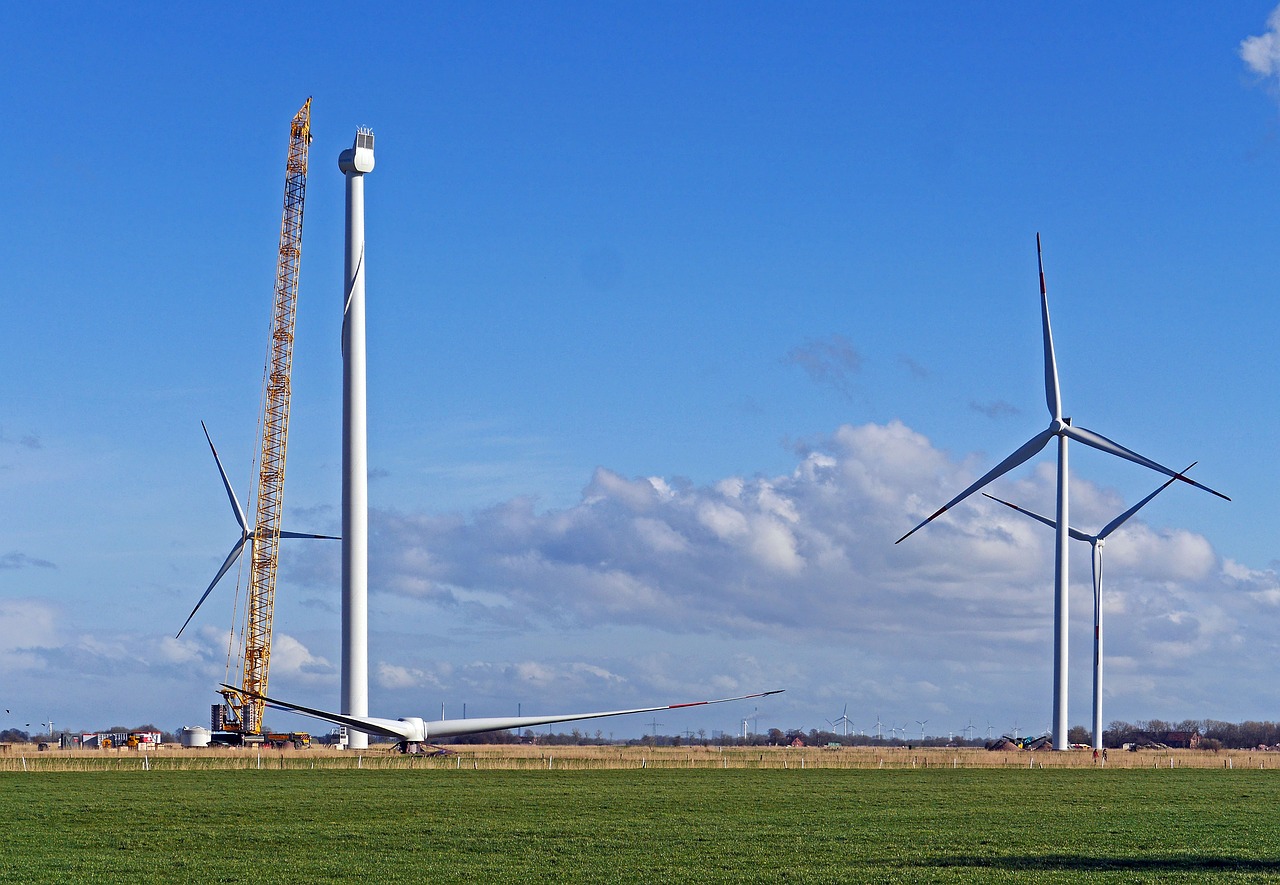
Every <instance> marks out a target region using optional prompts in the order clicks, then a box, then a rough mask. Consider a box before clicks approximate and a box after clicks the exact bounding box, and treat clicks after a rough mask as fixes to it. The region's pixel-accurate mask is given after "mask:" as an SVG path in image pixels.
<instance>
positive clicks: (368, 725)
mask: <svg viewBox="0 0 1280 885" xmlns="http://www.w3.org/2000/svg"><path fill="white" fill-rule="evenodd" d="M222 687H223V688H229V689H231V690H233V691H237V692H240V693H241V694H243V695H245V696H246V697H250V698H258V699H260V700H263V701H265V702H266V703H267V704H269V705H270V706H272V707H275V708H277V709H280V710H289V711H291V712H294V713H301V714H302V715H304V716H310V717H312V718H313V719H323V720H324V721H325V722H332V723H334V724H335V725H346V726H349V727H351V728H357V729H359V730H360V731H367V732H371V733H373V734H380V735H382V736H383V737H389V738H398V739H400V740H417V739H418V738H416V737H415V736H414V734H413V732H414V729H413V726H411V725H409V724H408V723H406V722H400V721H398V720H395V719H373V718H370V717H368V716H347V715H345V714H343V713H330V712H328V711H327V710H315V709H312V708H311V707H303V706H300V705H298V704H291V703H289V702H288V701H278V700H276V699H275V698H269V697H267V696H266V695H264V694H258V693H256V692H252V691H245V690H244V689H243V688H236V687H235V686H233V685H227V684H226V683H223V685H222Z"/></svg>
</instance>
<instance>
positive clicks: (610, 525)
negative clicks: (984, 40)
mask: <svg viewBox="0 0 1280 885" xmlns="http://www.w3.org/2000/svg"><path fill="white" fill-rule="evenodd" d="M988 460H989V459H988V458H987V457H986V456H976V455H975V456H968V457H965V458H962V459H957V458H954V457H952V456H951V455H950V454H948V453H947V452H944V451H942V450H940V449H938V448H936V447H934V446H933V444H932V443H931V442H930V441H929V440H928V439H927V438H926V437H924V436H923V435H921V434H919V433H917V432H915V431H914V430H912V429H911V428H909V427H907V426H906V425H904V424H902V423H900V422H896V421H895V422H891V423H888V424H867V425H862V426H849V425H846V426H842V427H840V428H838V429H837V430H836V431H835V432H834V433H832V434H830V435H829V436H827V437H825V438H822V439H818V440H813V441H810V442H808V443H806V444H803V445H801V446H798V447H797V448H796V449H795V463H794V467H793V469H791V470H790V472H788V473H786V474H784V475H780V476H772V477H767V476H753V477H742V476H730V477H724V478H721V479H719V480H718V481H715V482H712V483H708V484H701V485H700V484H696V483H693V482H689V481H686V480H680V479H674V478H660V477H647V478H645V477H641V478H635V477H631V478H628V477H624V476H620V475H618V474H617V473H615V472H613V471H610V470H608V469H606V468H603V467H602V468H597V470H596V471H595V473H594V475H593V476H592V477H591V479H590V481H589V483H588V484H587V486H586V487H585V489H584V490H583V492H582V494H581V496H580V499H579V500H578V502H577V503H575V504H574V505H572V506H569V507H564V508H559V509H552V510H546V511H541V512H540V511H539V510H537V509H536V508H535V506H534V504H533V502H532V501H531V500H529V499H526V498H514V499H510V500H507V501H504V502H502V503H500V504H498V505H496V506H493V507H490V508H488V509H484V510H480V511H477V512H475V513H472V514H470V515H463V514H456V513H455V514H428V513H422V512H417V513H412V512H391V511H377V510H375V511H374V512H373V513H372V515H371V516H372V520H371V526H372V535H373V538H372V542H373V551H372V556H371V564H372V572H371V581H370V584H371V587H372V588H374V597H373V605H374V607H375V618H374V630H375V636H374V638H373V641H372V642H371V646H372V648H373V657H372V660H371V673H372V676H373V680H374V684H375V685H376V686H378V688H379V689H380V690H381V691H382V692H383V693H384V695H385V696H388V697H392V698H404V699H406V702H408V700H407V699H413V701H414V702H415V703H419V702H420V699H421V698H422V697H423V696H424V695H428V694H430V695H432V696H434V695H437V694H439V695H445V696H448V697H470V698H472V699H480V698H509V697H513V696H514V697H520V698H525V699H527V701H528V703H529V704H535V703H544V704H548V705H554V706H556V707H559V706H561V705H562V704H563V703H565V701H563V700H558V699H572V698H580V699H582V702H583V703H590V704H595V703H602V704H604V707H601V708H605V707H607V706H609V705H610V704H611V703H612V702H613V701H615V700H616V701H621V702H625V703H627V704H628V705H629V704H630V702H631V701H632V700H639V701H652V700H655V695H657V697H656V700H658V701H665V700H681V699H686V696H688V697H689V698H695V697H701V696H703V695H710V694H713V693H714V694H717V695H718V694H721V693H726V694H728V693H737V692H739V691H754V690H761V689H767V688H775V687H787V688H788V689H789V691H788V694H787V695H786V696H783V697H784V698H785V699H786V703H789V704H792V705H795V707H796V708H797V709H808V708H809V706H810V705H811V704H813V703H816V702H817V700H818V699H821V700H823V701H826V700H828V699H830V700H832V701H834V700H835V699H837V698H840V697H845V698H848V699H849V700H854V701H856V702H858V703H863V704H866V705H870V704H877V705H879V707H880V709H882V710H883V709H887V706H886V705H887V704H890V703H898V704H902V705H904V706H911V707H912V709H915V710H926V711H930V713H931V714H932V712H934V711H937V712H939V713H940V714H942V713H947V712H950V713H952V714H955V715H962V714H959V713H957V708H959V709H964V708H963V707H960V703H961V700H959V699H963V702H964V703H967V704H968V705H969V709H973V704H975V703H977V702H979V701H980V700H981V699H983V698H986V699H987V702H988V703H989V705H990V706H989V708H992V707H998V706H1000V705H1019V704H1022V705H1024V706H1026V707H1030V708H1039V707H1040V706H1044V705H1046V704H1047V700H1046V698H1045V697H1044V696H1045V695H1047V690H1046V686H1047V681H1046V680H1044V679H1042V673H1041V671H1043V673H1047V672H1048V669H1049V661H1048V658H1050V657H1051V652H1050V648H1051V646H1050V636H1051V633H1050V627H1051V619H1052V599H1051V596H1052V550H1051V548H1052V533H1051V532H1050V531H1049V530H1048V529H1046V528H1045V527H1043V526H1040V525H1038V524H1036V523H1034V522H1032V521H1031V520H1028V519H1026V518H1025V517H1022V516H1021V515H1019V514H1016V513H1013V512H1012V511H1010V510H1008V509H1007V508H1005V507H1003V506H1001V505H999V504H996V503H994V502H991V501H988V500H987V499H985V498H981V497H979V498H978V500H975V501H972V503H966V504H964V505H961V506H960V507H957V508H956V509H955V510H954V511H952V512H949V513H948V514H947V515H946V516H945V517H944V518H942V519H940V520H938V521H936V522H935V523H933V524H931V525H930V526H929V527H928V528H927V529H925V530H924V531H922V532H920V533H918V534H917V535H913V536H912V537H911V538H910V539H909V540H908V541H905V542H903V543H902V544H898V545H895V544H894V543H893V541H894V540H895V539H896V538H897V537H899V536H900V535H901V533H902V531H903V530H904V527H910V526H911V525H913V524H914V523H915V522H916V521H918V520H919V519H920V518H922V517H923V516H924V515H925V514H927V513H929V512H932V510H933V509H935V508H936V507H937V506H938V504H939V503H940V502H942V501H944V500H946V499H947V498H949V497H950V496H951V495H953V494H954V493H955V491H956V490H957V489H960V488H963V487H964V486H966V485H967V484H968V483H969V482H971V481H972V480H973V479H974V478H975V477H976V476H977V475H978V474H979V473H981V472H982V471H983V470H984V469H985V468H986V466H987V462H988ZM1158 481H1159V477H1155V476H1153V477H1152V484H1153V487H1154V486H1155V485H1157V484H1158ZM993 491H994V492H995V493H998V494H1000V495H1001V496H1002V497H1005V498H1007V499H1009V500H1013V501H1016V502H1018V503H1020V504H1023V505H1024V506H1027V507H1030V508H1032V509H1038V510H1040V511H1041V512H1051V510H1052V501H1053V496H1054V473H1053V465H1052V463H1050V462H1049V460H1048V459H1045V460H1044V461H1043V462H1042V463H1039V464H1038V465H1037V466H1036V467H1034V468H1033V469H1031V470H1029V471H1024V472H1022V473H1019V474H1018V475H1017V477H1016V478H1005V479H1003V480H1002V481H1001V482H1000V483H999V484H998V487H997V488H996V489H994V490H993ZM1179 494H1195V492H1194V491H1190V490H1183V489H1177V490H1174V489H1171V490H1170V491H1169V492H1166V493H1165V496H1162V499H1161V505H1162V508H1163V509H1161V508H1157V507H1152V508H1150V513H1151V514H1152V515H1153V516H1154V517H1156V518H1158V517H1159V515H1160V514H1169V513H1171V512H1173V513H1176V507H1177V497H1178V495H1179ZM1072 504H1073V517H1072V520H1073V522H1074V523H1076V524H1077V525H1078V526H1083V527H1086V528H1096V527H1098V526H1101V525H1102V524H1104V523H1105V522H1107V521H1108V520H1110V519H1111V518H1112V517H1113V516H1114V515H1115V514H1116V513H1119V512H1120V511H1121V510H1123V509H1124V508H1125V506H1126V502H1124V501H1123V500H1121V498H1120V497H1119V496H1118V495H1117V494H1116V493H1115V492H1114V491H1112V490H1110V489H1106V488H1103V487H1099V486H1097V485H1095V484H1092V483H1090V482H1089V481H1087V480H1085V479H1083V478H1080V477H1075V478H1073V484H1072ZM1144 515H1148V511H1144V512H1143V513H1142V514H1140V515H1139V517H1138V518H1135V519H1134V520H1132V521H1130V522H1129V523H1127V524H1126V525H1125V526H1124V527H1123V528H1122V529H1120V530H1119V531H1118V532H1117V533H1116V534H1115V535H1113V536H1112V538H1111V539H1110V541H1109V543H1108V546H1107V551H1106V552H1107V572H1106V586H1105V588H1104V593H1105V611H1106V624H1107V667H1108V686H1109V688H1108V698H1109V704H1112V705H1114V706H1121V707H1132V706H1136V705H1142V706H1141V708H1140V711H1139V712H1140V713H1142V714H1143V715H1149V716H1162V717H1177V716H1179V715H1183V714H1185V715H1205V716H1218V717H1221V718H1232V715H1233V714H1232V711H1238V713H1236V714H1235V716H1236V717H1237V718H1240V717H1247V716H1257V715H1259V713H1258V712H1257V710H1258V708H1259V707H1265V706H1268V705H1270V703H1271V698H1270V696H1269V695H1267V696H1265V697H1264V696H1262V695H1261V694H1260V692H1269V691H1270V689H1269V688H1266V686H1269V685H1270V681H1269V680H1265V676H1264V674H1263V673H1262V671H1261V670H1260V669H1259V668H1260V667H1261V664H1260V663H1258V662H1259V661H1260V660H1262V658H1260V657H1259V655H1258V654H1256V653H1257V652H1265V650H1268V649H1271V648H1272V645H1273V640H1272V639H1271V636H1273V635H1275V634H1276V633H1277V632H1278V631H1277V628H1280V581H1278V580H1277V575H1276V572H1275V570H1274V569H1273V568H1266V569H1253V568H1249V567H1247V566H1245V565H1242V564H1240V563H1235V562H1232V561H1230V560H1224V559H1222V558H1221V557H1220V556H1219V555H1218V554H1217V553H1216V552H1215V551H1214V549H1213V547H1212V545H1211V544H1210V543H1209V542H1208V541H1207V540H1206V539H1205V538H1204V537H1203V536H1201V535H1199V534H1197V533H1195V532H1194V531H1191V530H1188V529H1185V528H1176V527H1175V528H1156V527H1153V525H1151V524H1148V523H1145V522H1142V521H1140V520H1141V517H1142V516H1144ZM1074 548H1075V549H1074V550H1073V561H1072V568H1073V607H1072V608H1073V612H1072V618H1073V626H1074V633H1073V646H1072V651H1073V661H1074V662H1075V667H1074V668H1073V669H1074V670H1075V672H1077V673H1078V674H1079V673H1082V672H1087V670H1085V671H1081V670H1080V669H1079V668H1080V667H1087V659H1088V654H1087V648H1088V633H1089V632H1091V631H1090V630H1089V627H1090V624H1091V618H1090V611H1091V593H1090V590H1089V587H1090V583H1089V581H1090V578H1089V559H1088V547H1087V545H1084V544H1077V545H1074ZM308 557H309V558H307V559H306V560H304V561H301V562H300V563H299V564H298V565H296V566H292V567H291V569H290V572H288V573H286V574H285V576H284V579H283V580H285V581H287V582H292V583H294V585H295V586H298V585H308V586H311V587H313V588H316V589H320V588H323V592H324V593H326V594H330V595H331V591H332V588H333V587H334V586H336V577H335V574H334V566H335V560H336V554H335V552H334V551H332V550H329V549H328V548H312V551H311V552H309V553H308ZM311 592H315V590H313V591H311ZM300 605H305V601H304V602H302V603H300ZM378 610H381V611H383V612H394V615H393V616H387V617H383V618H381V620H382V621H383V623H382V624H379V623H378V620H379V618H378V617H377V615H376V612H377V611H378ZM313 611H315V612H318V614H315V615H313V616H315V617H319V618H320V619H322V620H325V619H332V617H333V613H332V612H326V611H325V610H324V609H323V607H321V608H319V609H314V610H313ZM72 619H73V614H72V613H70V612H65V611H61V610H59V609H57V608H56V607H55V606H52V605H49V604H47V603H37V602H34V601H22V600H17V601H10V602H8V603H6V604H5V606H3V607H0V670H3V672H5V673H6V674H8V675H9V676H10V677H19V676H34V675H35V674H37V673H39V672H43V673H45V674H46V677H49V676H50V675H51V671H59V672H63V673H65V671H66V669H67V668H68V667H70V668H72V669H75V670H78V671H80V672H85V673H111V672H120V671H121V670H123V669H124V668H126V667H128V668H131V669H132V670H134V671H138V670H142V671H143V673H144V676H146V678H150V679H153V680H156V681H157V682H161V683H164V684H167V685H170V686H171V687H172V688H173V690H175V691H176V690H177V688H176V687H177V686H179V685H180V684H185V685H188V686H189V684H190V682H191V680H192V677H193V676H198V677H199V678H200V679H203V680H205V681H210V680H212V681H213V682H216V681H217V680H218V679H220V678H221V676H222V662H223V660H225V649H226V633H225V631H224V630H222V629H220V628H215V627H212V626H205V627H204V628H203V629H201V630H199V631H198V632H197V634H196V635H195V636H191V637H184V639H182V640H174V639H173V638H172V637H171V636H169V635H167V634H164V633H160V634H148V633H145V632H129V631H117V632H116V633H114V634H110V635H108V634H107V631H105V630H103V629H100V628H80V629H78V630H77V629H75V628H72V627H71V626H70V623H71V621H72ZM388 619H391V620H394V623H387V622H386V621H387V620H388ZM326 622H327V621H326ZM32 624H34V625H36V626H37V627H38V629H34V630H33V629H31V627H30V626H28V625H32ZM278 626H282V625H278ZM326 629H327V628H326ZM379 632H380V633H381V635H380V636H379V635H378V633H379ZM275 651H276V654H275V657H274V658H273V663H274V664H275V666H274V667H273V677H274V681H273V684H274V685H282V686H287V687H291V688H294V689H297V688H304V689H306V690H308V691H313V690H319V689H320V688H321V687H323V686H328V685H330V684H331V683H332V684H336V681H337V673H336V670H337V668H336V665H335V664H333V663H332V662H331V661H330V660H328V659H326V658H325V656H324V654H323V653H322V652H313V651H312V650H310V649H309V648H308V647H307V645H306V644H305V642H304V640H303V638H299V631H297V630H295V629H294V628H292V627H291V628H289V629H288V630H287V631H279V630H278V631H277V643H276V650H275ZM1263 657H1265V654H1264V655H1263ZM139 661H147V662H149V663H148V664H146V665H145V666H143V665H140V664H139V663H138V662H139ZM832 661H838V662H840V663H839V666H836V667H833V666H832ZM1075 679H1077V680H1080V682H1078V683H1076V684H1077V685H1085V684H1086V683H1085V681H1084V680H1083V679H1081V676H1080V675H1077V676H1076V677H1075ZM1255 680H1264V681H1263V682H1260V683H1256V684H1255ZM1042 681H1043V682H1045V684H1041V683H1042ZM784 683H785V685H784ZM1224 685H1227V686H1232V687H1227V688H1224ZM307 686H310V687H311V688H307ZM1236 686H1238V687H1236ZM1084 690H1085V691H1087V688H1085V689H1084ZM574 703H575V704H576V703H577V702H576V701H575V702H574ZM1114 706H1113V709H1114ZM1170 706H1174V707H1176V709H1169V707H1170ZM1073 708H1074V709H1075V710H1076V714H1075V715H1074V716H1073V720H1079V721H1083V720H1084V719H1085V711H1084V708H1083V707H1082V706H1081V705H1080V704H1079V703H1078V701H1077V702H1076V703H1074V704H1073ZM403 712H404V711H401V713H403ZM416 712H418V713H422V712H427V711H423V710H417V711H416ZM796 724H799V723H796ZM961 724H963V723H961Z"/></svg>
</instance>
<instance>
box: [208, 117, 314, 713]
mask: <svg viewBox="0 0 1280 885" xmlns="http://www.w3.org/2000/svg"><path fill="white" fill-rule="evenodd" d="M310 143H311V99H310V98H308V99H307V100H306V103H305V104H303V106H302V107H301V108H300V109H299V110H298V113H297V114H295V115H294V118H293V122H292V125H291V127H290V134H289V160H288V166H287V170H286V173H285V185H284V214H283V220H282V222H281V225H280V256H279V260H278V261H277V263H276V291H275V307H274V310H273V313H272V320H271V340H270V344H269V349H268V353H267V367H266V377H265V379H264V381H263V415H262V452H261V458H260V459H259V461H258V489H257V497H256V502H257V503H256V507H257V528H256V531H255V533H254V538H253V549H252V553H253V555H252V558H251V562H250V572H249V593H248V599H247V602H246V609H247V620H246V623H245V632H244V658H243V666H244V669H243V673H242V674H241V680H240V685H241V687H242V688H243V691H244V694H243V695H239V696H238V693H237V692H234V691H231V690H225V691H224V692H223V694H224V695H225V696H226V697H227V702H228V703H229V704H231V705H233V706H234V707H238V708H239V709H240V710H241V711H242V716H243V719H242V722H241V728H242V730H243V732H244V733H246V734H258V733H260V731H261V728H262V710H263V706H264V704H263V701H262V700H261V698H260V697H259V696H260V695H263V694H265V693H266V691H267V673H268V668H269V666H270V662H271V617H272V612H273V609H274V606H275V589H276V565H277V562H278V558H279V557H278V555H279V549H280V516H281V512H282V511H283V509H284V467H285V452H286V449H287V444H288V438H289V395H290V382H289V377H290V373H291V371H292V369H293V328H294V318H295V315H296V312H297V302H298V271H299V268H300V266H301V259H302V210H303V206H304V203H305V201H306V194H307V147H308V145H309V144H310Z"/></svg>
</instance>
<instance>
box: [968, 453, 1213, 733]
mask: <svg viewBox="0 0 1280 885" xmlns="http://www.w3.org/2000/svg"><path fill="white" fill-rule="evenodd" d="M1195 466H1196V462H1194V461H1193V462H1191V464H1189V465H1187V468H1186V470H1183V471H1182V473H1186V472H1187V470H1190V469H1191V468H1192V467H1195ZM1182 473H1180V474H1178V476H1181V475H1182ZM1177 478H1178V477H1174V479H1169V480H1165V482H1164V484H1163V485H1161V486H1160V488H1158V489H1156V490H1155V491H1154V492H1152V493H1151V494H1149V495H1147V496H1146V497H1145V498H1143V499H1142V500H1141V501H1139V502H1138V503H1137V504H1134V505H1133V506H1132V507H1130V508H1129V509H1128V510H1126V511H1125V512H1124V513H1121V514H1120V515H1119V516H1117V517H1116V518H1115V519H1113V520H1111V522H1109V523H1107V524H1106V525H1105V526H1103V528H1102V530H1101V531H1100V532H1098V533H1097V534H1096V535H1090V534H1086V533H1085V532H1082V531H1079V530H1077V529H1073V528H1071V527H1070V526H1068V527H1067V529H1068V534H1070V535H1071V537H1072V538H1075V539H1076V540H1077V541H1088V542H1089V546H1090V547H1091V548H1092V551H1093V748H1094V749H1095V750H1101V749H1102V548H1103V547H1105V546H1106V545H1107V538H1108V537H1109V536H1110V535H1111V533H1112V532H1114V531H1115V530H1116V529H1118V528H1120V526H1122V525H1124V524H1125V523H1126V522H1127V521H1128V520H1129V518H1130V517H1132V516H1133V515H1134V514H1135V513H1137V512H1138V511H1139V510H1141V509H1142V508H1143V507H1146V506H1147V504H1149V503H1150V502H1151V499H1152V498H1154V497H1155V496H1156V495H1158V494H1160V493H1161V492H1163V491H1164V490H1165V489H1167V488H1169V486H1171V485H1173V483H1174V480H1175V479H1177ZM982 494H984V495H986V496H987V497H988V498H990V499H991V500H992V501H998V502H999V503H1001V504H1003V505H1004V506H1006V507H1010V508H1012V509H1014V510H1016V511H1018V512H1019V513H1021V514H1023V515H1025V516H1029V517H1031V518H1032V519H1034V520H1036V521H1037V522H1042V523H1044V524H1045V525H1047V526H1049V527H1050V528H1055V529H1056V528H1057V524H1056V523H1055V522H1054V521H1053V520H1052V519H1049V518H1048V517H1047V516H1041V515H1040V514H1038V513H1032V512H1031V511H1030V510H1026V509H1024V508H1022V507H1019V506H1018V505H1017V504H1010V503H1009V502H1008V501H1005V500H1003V499H1001V498H997V497H996V496H995V495H987V493H986V492H983V493H982Z"/></svg>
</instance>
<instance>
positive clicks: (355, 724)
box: [226, 686, 785, 741]
mask: <svg viewBox="0 0 1280 885" xmlns="http://www.w3.org/2000/svg"><path fill="white" fill-rule="evenodd" d="M226 687H228V688H229V687H231V686H226ZM236 691H239V692H241V693H242V694H244V695H246V696H248V697H257V698H261V699H262V700H264V701H266V702H267V703H268V704H271V705H273V706H276V707H280V708H282V709H285V710H293V711H294V712H297V713H303V714H305V715H307V716H313V717H315V718H317V719H323V720H326V721H328V722H335V723H338V724H339V725H349V726H351V727H352V728H358V729H360V730H361V731H372V732H374V733H376V734H382V735H386V736H388V737H400V738H402V739H403V740H419V741H423V740H427V739H428V738H446V737H461V736H462V735H467V734H482V733H483V732H486V731H505V730H507V729H510V728H532V727H534V726H537V725H551V724H553V723H556V722H574V721H577V720H580V719H603V718H606V717H608V716H626V715H628V714H631V713H658V712H661V711H663V710H678V709H682V708H684V707H702V706H706V705H707V704H724V703H728V702H729V701H745V700H748V699H750V698H763V697H767V696H768V695H771V694H780V693H781V692H782V691H785V689H774V690H773V691H762V692H757V693H756V694H748V695H742V696H740V697H735V698H719V699H717V700H714V701H694V702H692V703H685V704H665V705H663V706H661V707H640V708H638V709H635V710H606V711H603V712H596V713H561V714H556V715H552V716H495V717H488V718H482V719H438V720H436V721H435V722H425V723H423V725H424V729H425V733H424V734H422V735H421V736H412V732H413V728H412V726H410V725H409V724H408V723H406V722H403V721H401V720H396V719H371V718H366V717H362V716H347V715H344V714H341V713H329V712H327V711H325V710H316V709H313V708H310V707H302V706H299V705H298V704H291V703H288V702H286V701H278V700H274V699H272V698H269V697H267V696H266V695H258V694H254V693H253V692H246V691H244V690H243V689H236Z"/></svg>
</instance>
